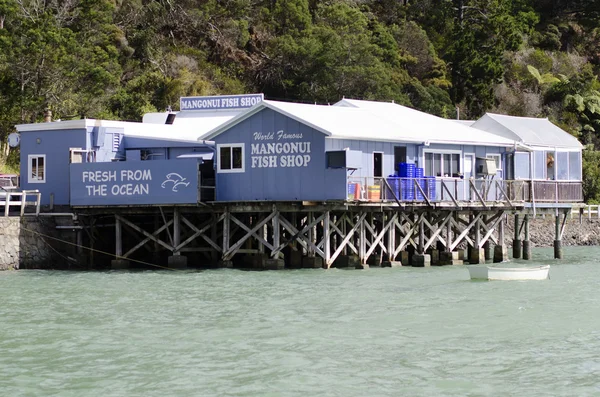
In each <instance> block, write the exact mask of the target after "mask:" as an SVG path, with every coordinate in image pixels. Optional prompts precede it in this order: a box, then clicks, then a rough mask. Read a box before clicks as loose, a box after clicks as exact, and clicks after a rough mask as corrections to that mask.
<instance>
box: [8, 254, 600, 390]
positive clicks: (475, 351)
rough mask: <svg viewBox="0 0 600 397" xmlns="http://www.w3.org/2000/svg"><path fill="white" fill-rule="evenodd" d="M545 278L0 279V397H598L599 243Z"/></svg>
mask: <svg viewBox="0 0 600 397" xmlns="http://www.w3.org/2000/svg"><path fill="white" fill-rule="evenodd" d="M551 255H552V252H551V250H537V251H534V257H535V258H537V259H536V260H534V261H531V262H530V263H531V264H539V263H550V264H551V265H552V267H551V271H550V275H551V279H550V280H547V281H530V282H499V281H495V282H474V281H470V280H469V279H468V278H469V276H468V271H467V269H465V267H464V266H455V267H441V268H440V267H437V268H429V269H416V268H415V269H413V268H395V269H373V268H371V269H370V270H366V271H359V270H356V271H349V270H329V271H325V270H298V271H279V272H244V271H237V270H211V271H203V272H167V271H150V272H104V273H82V272H48V271H18V272H0V293H1V298H0V299H1V301H0V395H2V396H399V395H405V396H500V395H502V396H506V395H513V396H598V395H600V292H599V288H600V287H599V286H600V259H599V258H600V248H571V249H565V257H566V259H565V260H563V261H554V260H551V259H550V257H551Z"/></svg>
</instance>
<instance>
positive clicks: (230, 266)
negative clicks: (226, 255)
mask: <svg viewBox="0 0 600 397" xmlns="http://www.w3.org/2000/svg"><path fill="white" fill-rule="evenodd" d="M217 267H220V268H222V269H233V261H219V262H218V263H217Z"/></svg>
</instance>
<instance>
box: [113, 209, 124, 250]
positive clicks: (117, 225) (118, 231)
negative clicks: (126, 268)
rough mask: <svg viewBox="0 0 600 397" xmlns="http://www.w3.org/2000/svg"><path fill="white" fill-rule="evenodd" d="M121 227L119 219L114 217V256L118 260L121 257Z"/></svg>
mask: <svg viewBox="0 0 600 397" xmlns="http://www.w3.org/2000/svg"><path fill="white" fill-rule="evenodd" d="M122 233H123V227H122V225H121V217H120V216H118V215H117V216H116V217H115V256H116V257H117V259H120V258H121V256H123V234H122Z"/></svg>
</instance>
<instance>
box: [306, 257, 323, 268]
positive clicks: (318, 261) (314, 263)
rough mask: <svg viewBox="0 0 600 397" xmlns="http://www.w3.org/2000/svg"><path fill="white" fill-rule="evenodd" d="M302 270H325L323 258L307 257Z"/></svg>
mask: <svg viewBox="0 0 600 397" xmlns="http://www.w3.org/2000/svg"><path fill="white" fill-rule="evenodd" d="M302 268H304V269H321V268H323V258H321V257H320V256H305V257H304V258H302Z"/></svg>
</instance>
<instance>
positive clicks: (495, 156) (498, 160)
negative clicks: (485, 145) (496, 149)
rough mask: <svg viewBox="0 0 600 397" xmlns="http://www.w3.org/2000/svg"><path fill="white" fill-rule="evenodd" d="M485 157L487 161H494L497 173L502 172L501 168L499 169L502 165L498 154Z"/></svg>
mask: <svg viewBox="0 0 600 397" xmlns="http://www.w3.org/2000/svg"><path fill="white" fill-rule="evenodd" d="M485 157H487V158H488V159H494V162H495V163H496V169H497V170H498V171H500V170H502V167H501V165H502V164H501V162H500V155H499V154H488V155H487V156H485Z"/></svg>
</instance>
